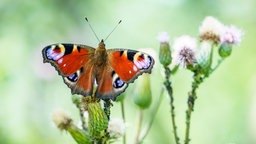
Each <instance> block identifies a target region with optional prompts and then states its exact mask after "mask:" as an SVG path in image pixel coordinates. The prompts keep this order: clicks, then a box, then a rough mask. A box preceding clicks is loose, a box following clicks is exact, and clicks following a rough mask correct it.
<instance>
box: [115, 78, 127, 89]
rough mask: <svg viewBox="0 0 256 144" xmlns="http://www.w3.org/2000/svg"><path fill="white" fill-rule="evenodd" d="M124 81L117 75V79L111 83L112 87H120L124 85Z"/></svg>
mask: <svg viewBox="0 0 256 144" xmlns="http://www.w3.org/2000/svg"><path fill="white" fill-rule="evenodd" d="M124 84H125V83H124V81H122V80H121V79H120V78H119V77H117V79H115V81H114V83H113V87H114V88H121V87H123V86H124Z"/></svg>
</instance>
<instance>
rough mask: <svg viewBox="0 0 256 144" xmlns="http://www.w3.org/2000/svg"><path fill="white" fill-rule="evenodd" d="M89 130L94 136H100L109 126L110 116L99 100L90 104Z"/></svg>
mask: <svg viewBox="0 0 256 144" xmlns="http://www.w3.org/2000/svg"><path fill="white" fill-rule="evenodd" d="M88 113H89V125H88V128H89V131H90V134H91V136H92V137H94V138H100V137H101V136H102V134H103V133H104V130H105V129H107V127H108V118H107V116H106V114H105V112H104V111H103V109H102V107H101V105H100V103H99V102H91V103H89V104H88Z"/></svg>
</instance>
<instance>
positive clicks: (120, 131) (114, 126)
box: [108, 118, 125, 138]
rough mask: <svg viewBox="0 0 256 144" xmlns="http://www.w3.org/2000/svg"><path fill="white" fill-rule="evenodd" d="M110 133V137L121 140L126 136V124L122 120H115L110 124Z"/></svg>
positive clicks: (111, 120)
mask: <svg viewBox="0 0 256 144" xmlns="http://www.w3.org/2000/svg"><path fill="white" fill-rule="evenodd" d="M108 132H109V135H110V137H112V138H119V137H121V136H123V135H124V132H125V123H124V121H123V120H121V119H117V118H113V119H110V121H109V123H108Z"/></svg>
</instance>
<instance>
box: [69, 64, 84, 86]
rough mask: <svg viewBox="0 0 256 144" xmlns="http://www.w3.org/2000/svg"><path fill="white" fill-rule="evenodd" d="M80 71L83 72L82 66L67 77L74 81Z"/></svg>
mask: <svg viewBox="0 0 256 144" xmlns="http://www.w3.org/2000/svg"><path fill="white" fill-rule="evenodd" d="M82 72H83V67H82V68H80V69H79V70H78V71H77V72H75V73H73V74H71V75H69V76H68V77H67V79H68V80H69V81H70V82H76V81H77V80H78V78H79V76H80V74H81V73H82Z"/></svg>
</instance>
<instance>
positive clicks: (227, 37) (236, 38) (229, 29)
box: [220, 25, 243, 45]
mask: <svg viewBox="0 0 256 144" xmlns="http://www.w3.org/2000/svg"><path fill="white" fill-rule="evenodd" d="M242 35H243V32H242V30H240V29H238V28H237V27H235V26H234V25H230V26H225V27H224V29H223V32H222V33H221V35H220V42H221V44H223V43H227V44H230V45H239V44H240V42H241V37H242Z"/></svg>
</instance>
